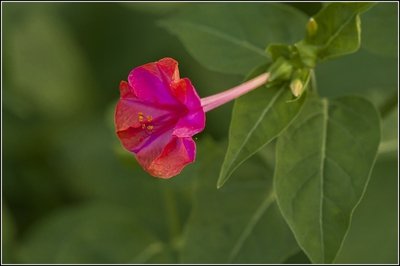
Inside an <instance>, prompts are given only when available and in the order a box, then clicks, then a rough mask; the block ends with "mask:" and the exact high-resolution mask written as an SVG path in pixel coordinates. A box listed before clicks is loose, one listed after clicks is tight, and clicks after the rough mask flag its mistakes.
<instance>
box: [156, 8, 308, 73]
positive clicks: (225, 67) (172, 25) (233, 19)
mask: <svg viewBox="0 0 400 266" xmlns="http://www.w3.org/2000/svg"><path fill="white" fill-rule="evenodd" d="M305 21H306V19H305V16H304V15H303V14H301V12H299V11H297V10H296V9H294V8H292V7H289V6H285V5H282V4H271V3H234V4H232V3H231V4H226V3H211V4H210V3H208V4H205V3H198V4H191V5H187V6H183V7H181V8H180V9H179V10H178V11H177V13H176V14H174V15H173V16H171V17H169V18H167V19H164V20H161V21H160V25H161V26H163V27H165V28H166V29H167V30H168V31H170V32H171V33H172V34H175V35H177V36H178V38H179V39H180V40H181V41H182V42H183V44H184V46H185V47H186V49H187V50H188V51H189V53H190V54H191V55H192V56H193V57H194V58H196V59H197V60H198V61H199V62H200V63H202V64H203V65H204V66H206V67H209V68H210V69H212V70H216V71H220V72H224V73H232V74H241V75H244V74H246V73H248V72H249V71H250V70H251V69H252V68H254V66H256V65H259V64H261V63H263V62H266V61H267V60H268V58H267V55H266V54H265V52H264V48H265V47H266V45H267V44H268V43H270V42H283V43H292V42H294V41H297V40H298V39H300V38H301V37H302V35H303V34H304V23H305Z"/></svg>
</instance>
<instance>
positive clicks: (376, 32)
mask: <svg viewBox="0 0 400 266" xmlns="http://www.w3.org/2000/svg"><path fill="white" fill-rule="evenodd" d="M398 13H399V8H398V3H378V4H376V6H374V8H372V9H371V10H370V11H368V12H367V13H366V14H365V15H363V29H362V38H363V42H362V45H361V46H362V47H363V48H364V49H366V50H368V51H369V52H371V53H374V54H378V55H383V56H390V57H395V58H397V57H398V43H399V42H398V37H399V35H398V32H399V24H398Z"/></svg>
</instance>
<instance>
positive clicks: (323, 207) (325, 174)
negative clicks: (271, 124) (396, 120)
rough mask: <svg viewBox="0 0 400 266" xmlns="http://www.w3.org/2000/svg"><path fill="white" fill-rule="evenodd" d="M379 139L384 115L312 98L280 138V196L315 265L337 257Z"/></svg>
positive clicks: (358, 104) (363, 104) (362, 105)
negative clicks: (380, 120) (380, 122)
mask: <svg viewBox="0 0 400 266" xmlns="http://www.w3.org/2000/svg"><path fill="white" fill-rule="evenodd" d="M379 140H380V127H379V115H378V113H377V111H376V110H375V108H374V107H373V105H372V104H371V103H370V102H368V101H367V100H364V99H362V98H358V97H344V98H340V99H338V100H332V101H328V100H326V99H323V100H319V99H312V100H310V101H309V102H308V103H307V104H306V106H305V108H304V109H303V111H302V113H301V115H300V116H299V117H298V119H296V121H295V123H293V124H292V125H291V126H290V127H289V128H288V129H287V130H286V131H285V133H284V134H282V135H281V136H280V137H279V139H278V142H277V148H276V169H275V193H276V196H277V200H278V204H279V207H280V209H281V211H282V214H283V216H284V217H285V219H286V221H287V222H288V224H289V226H290V227H291V229H292V231H293V232H294V234H295V236H296V239H297V241H298V243H299V245H300V246H301V247H302V249H303V250H304V252H305V253H306V254H307V255H308V256H309V258H310V259H311V260H312V262H314V263H330V262H332V261H333V260H334V258H335V257H336V254H337V252H338V250H339V248H340V246H341V244H342V242H343V239H344V237H345V235H346V233H347V231H348V228H349V226H350V221H351V216H352V213H353V211H354V209H355V207H356V206H357V205H358V203H359V202H360V200H361V198H362V197H363V194H364V191H365V189H366V186H367V184H368V180H369V176H370V172H371V169H372V166H373V164H374V161H375V156H376V152H377V148H378V145H379Z"/></svg>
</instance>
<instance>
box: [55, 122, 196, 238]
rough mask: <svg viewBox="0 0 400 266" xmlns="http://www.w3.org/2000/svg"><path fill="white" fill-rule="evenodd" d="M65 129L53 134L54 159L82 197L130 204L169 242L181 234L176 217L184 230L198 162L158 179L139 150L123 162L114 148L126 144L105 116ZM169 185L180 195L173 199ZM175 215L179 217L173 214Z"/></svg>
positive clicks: (142, 218) (133, 209)
mask: <svg viewBox="0 0 400 266" xmlns="http://www.w3.org/2000/svg"><path fill="white" fill-rule="evenodd" d="M60 131H61V132H60V133H59V134H58V136H57V137H56V138H54V139H53V141H54V143H55V144H54V145H55V148H54V159H53V163H54V165H55V166H56V167H57V169H58V170H59V171H60V172H62V174H60V175H61V177H62V178H64V179H65V180H66V182H67V184H68V185H69V188H70V190H72V191H74V192H75V193H76V194H77V196H78V197H83V198H95V199H101V200H105V201H108V202H113V203H116V204H118V205H122V206H125V207H128V208H129V209H130V211H131V212H133V213H135V216H136V218H137V219H138V220H140V221H142V222H143V223H144V225H145V226H147V227H148V229H149V230H151V231H152V232H154V233H155V234H156V235H157V237H158V238H160V239H161V240H163V241H165V242H168V241H169V240H170V238H173V237H175V236H172V235H171V234H172V233H173V232H172V231H171V229H170V228H171V226H176V225H171V224H170V220H171V219H172V220H173V219H177V222H178V225H177V226H178V230H181V227H182V224H183V223H184V221H185V219H186V218H187V215H188V212H189V208H190V204H191V202H190V198H189V195H190V187H191V184H192V181H193V178H192V177H194V176H193V175H194V173H195V169H196V165H195V164H193V165H190V166H188V167H186V169H185V170H184V171H183V172H182V174H180V175H179V176H176V177H174V179H173V180H161V179H155V178H154V177H152V176H150V175H149V174H147V173H146V172H145V171H144V170H143V169H142V168H141V167H137V165H136V163H135V159H134V158H133V155H132V154H130V153H129V152H127V151H125V153H127V154H126V157H129V156H131V157H132V158H131V160H130V163H129V164H123V163H121V161H120V160H119V159H120V158H119V157H118V156H116V154H115V152H114V150H113V147H114V145H120V144H119V141H118V140H117V137H116V135H115V133H114V132H113V131H111V130H110V129H109V128H107V125H106V124H105V123H103V118H102V117H100V119H99V118H93V119H91V120H90V122H88V123H86V124H85V125H80V126H77V127H75V128H67V129H60ZM77 143H79V145H78V144H77ZM116 143H118V144H116ZM124 157H125V156H124ZM171 181H173V182H171ZM166 190H172V192H171V193H172V194H173V195H172V197H175V199H174V200H173V201H172V202H168V201H167V199H166V198H168V197H169V195H165V191H166ZM186 193H187V194H186ZM171 206H172V207H173V208H176V210H177V211H176V212H175V213H173V214H171V213H170V212H169V211H170V210H169V209H168V208H171ZM170 215H177V217H173V218H171V217H170ZM174 230H175V229H174ZM175 233H180V232H175Z"/></svg>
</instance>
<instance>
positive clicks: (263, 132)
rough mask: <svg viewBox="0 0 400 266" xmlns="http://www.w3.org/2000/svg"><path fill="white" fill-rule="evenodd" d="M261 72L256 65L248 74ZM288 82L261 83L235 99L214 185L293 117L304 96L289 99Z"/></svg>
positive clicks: (254, 74)
mask: <svg viewBox="0 0 400 266" xmlns="http://www.w3.org/2000/svg"><path fill="white" fill-rule="evenodd" d="M257 73H262V68H260V69H257V70H256V71H255V72H254V73H252V75H250V77H253V76H256V74H257ZM292 99H293V95H292V92H291V91H290V88H289V85H288V84H284V85H280V86H261V87H259V88H257V89H255V90H254V91H252V92H250V93H248V94H246V95H244V96H242V97H240V98H239V99H237V100H236V101H235V105H234V108H233V113H232V119H231V126H230V129H229V145H228V149H227V151H226V154H225V159H224V162H223V164H222V167H221V172H220V176H219V179H218V183H217V186H218V187H221V186H222V185H223V184H224V183H225V182H226V181H227V180H228V178H229V177H230V175H231V174H232V173H233V172H234V171H235V169H237V168H238V167H239V166H240V164H242V163H243V162H244V161H245V160H246V159H248V158H249V157H250V156H251V155H253V154H254V153H256V152H257V151H258V150H260V149H261V148H262V147H263V146H264V145H266V144H267V143H269V142H270V141H271V140H273V139H274V138H275V137H277V136H278V135H279V134H280V133H281V132H282V131H283V130H284V129H285V128H286V127H287V126H288V125H289V124H290V123H291V122H292V121H293V119H294V118H295V117H296V115H297V114H298V113H299V111H300V109H301V107H302V106H303V103H304V100H305V97H301V98H300V99H299V100H296V101H292V102H290V101H291V100H292Z"/></svg>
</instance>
